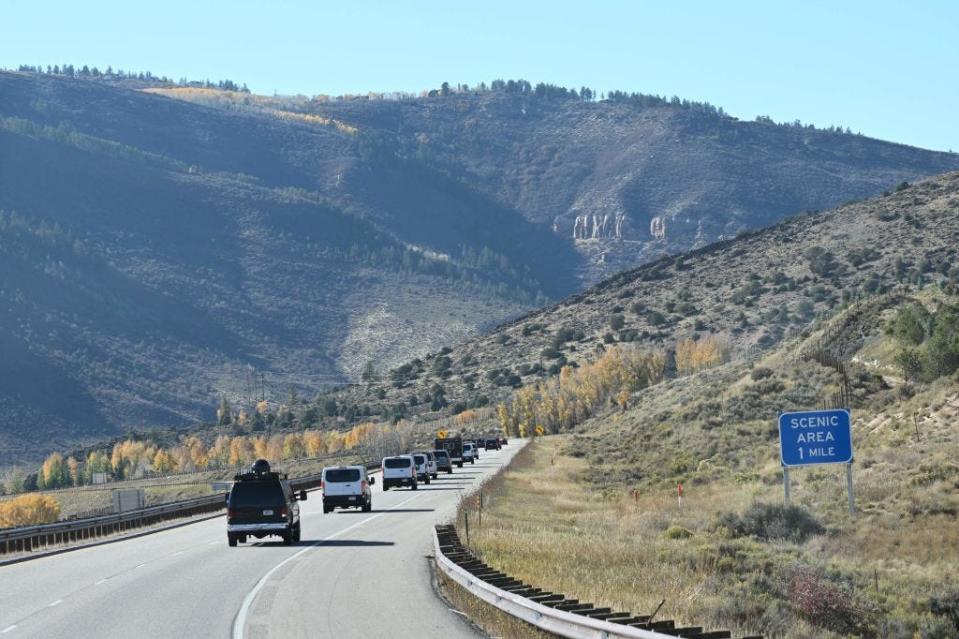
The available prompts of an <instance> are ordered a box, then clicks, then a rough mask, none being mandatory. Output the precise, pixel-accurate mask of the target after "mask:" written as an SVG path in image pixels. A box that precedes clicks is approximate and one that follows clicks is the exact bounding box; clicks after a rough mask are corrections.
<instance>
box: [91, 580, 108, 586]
mask: <svg viewBox="0 0 959 639" xmlns="http://www.w3.org/2000/svg"><path fill="white" fill-rule="evenodd" d="M106 582H107V578H105V579H101V580H100V581H98V582H97V583H95V584H93V585H94V586H99V585H101V584H105V583H106Z"/></svg>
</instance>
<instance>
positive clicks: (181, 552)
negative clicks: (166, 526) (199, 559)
mask: <svg viewBox="0 0 959 639" xmlns="http://www.w3.org/2000/svg"><path fill="white" fill-rule="evenodd" d="M185 552H186V551H185V550H178V551H177V552H175V553H173V554H172V555H170V556H171V557H176V556H177V555H182V554H183V553H185Z"/></svg>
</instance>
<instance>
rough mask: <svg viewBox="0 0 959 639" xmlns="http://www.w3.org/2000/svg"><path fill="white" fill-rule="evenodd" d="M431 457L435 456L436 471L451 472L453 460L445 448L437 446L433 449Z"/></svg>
mask: <svg viewBox="0 0 959 639" xmlns="http://www.w3.org/2000/svg"><path fill="white" fill-rule="evenodd" d="M433 457H435V458H436V472H439V471H441V470H445V471H446V472H447V474H449V473H452V472H453V461H452V460H451V459H450V454H449V452H448V451H447V450H446V449H445V448H438V449H436V450H434V451H433Z"/></svg>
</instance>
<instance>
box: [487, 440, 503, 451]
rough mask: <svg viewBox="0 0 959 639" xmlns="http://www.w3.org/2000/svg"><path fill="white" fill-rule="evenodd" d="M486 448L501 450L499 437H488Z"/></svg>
mask: <svg viewBox="0 0 959 639" xmlns="http://www.w3.org/2000/svg"><path fill="white" fill-rule="evenodd" d="M485 448H486V450H499V449H500V445H499V438H497V439H487V440H486V446H485Z"/></svg>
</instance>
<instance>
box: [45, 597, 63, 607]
mask: <svg viewBox="0 0 959 639" xmlns="http://www.w3.org/2000/svg"><path fill="white" fill-rule="evenodd" d="M62 603H63V599H57V600H56V601H54V602H53V603H51V604H47V607H48V608H53V607H54V606H59V605H60V604H62Z"/></svg>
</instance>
